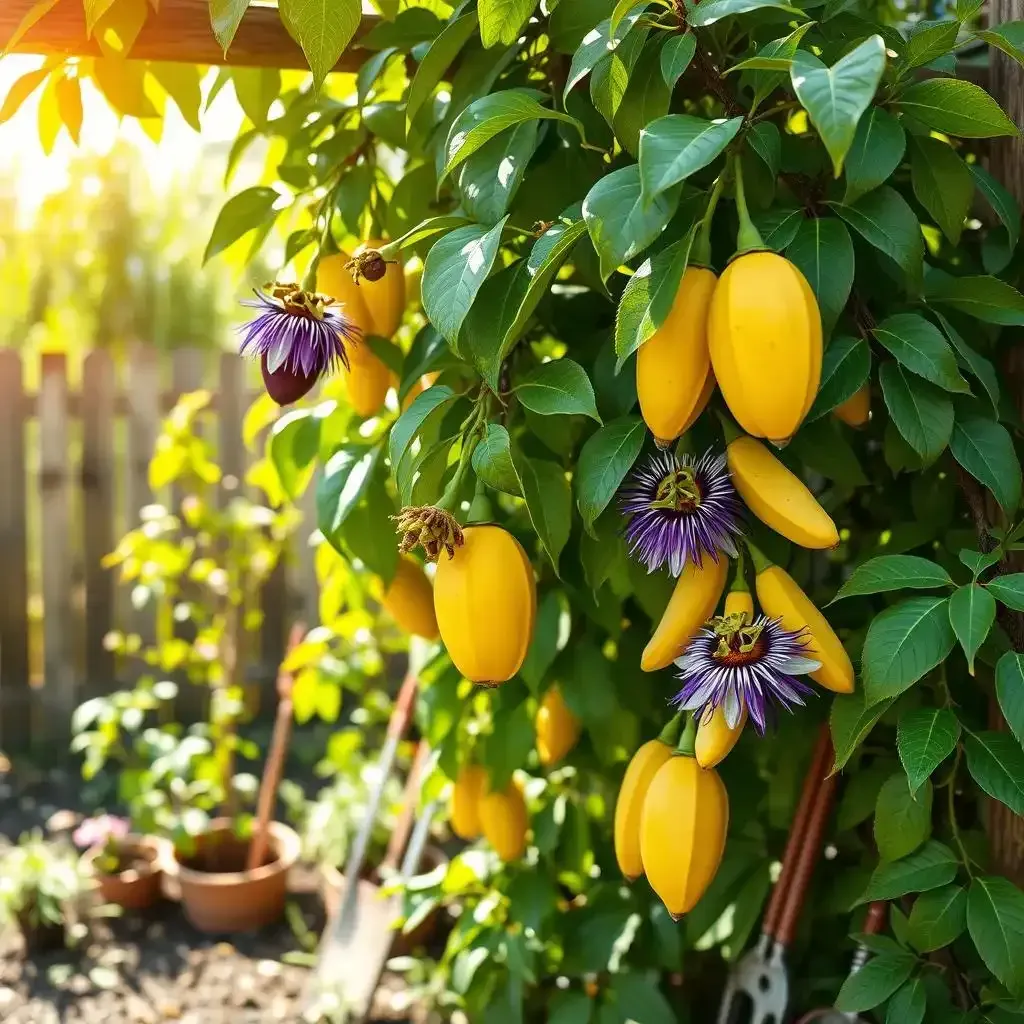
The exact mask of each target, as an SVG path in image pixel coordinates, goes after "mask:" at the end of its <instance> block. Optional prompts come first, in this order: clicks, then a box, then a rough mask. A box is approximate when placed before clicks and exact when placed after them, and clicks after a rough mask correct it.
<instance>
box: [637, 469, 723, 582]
mask: <svg viewBox="0 0 1024 1024" xmlns="http://www.w3.org/2000/svg"><path fill="white" fill-rule="evenodd" d="M741 509H742V506H741V504H740V500H739V498H738V497H737V495H736V491H735V489H734V488H733V485H732V480H731V479H730V477H729V472H728V469H727V468H726V462H725V456H724V455H715V454H713V453H712V452H710V451H708V452H706V453H705V454H704V455H703V456H701V458H699V459H695V458H694V457H693V456H691V455H682V456H677V455H674V454H673V453H672V452H659V453H658V454H656V455H653V456H652V457H651V458H650V459H649V460H648V461H647V462H646V464H644V465H643V466H641V467H640V468H639V469H637V470H636V471H634V473H633V474H632V475H631V476H630V477H629V479H628V480H627V481H626V484H625V486H624V487H623V490H622V498H621V503H620V510H621V511H622V513H623V515H625V516H628V517H629V522H628V523H627V525H626V543H627V544H628V545H629V551H630V554H631V555H633V557H634V558H636V559H637V560H638V561H640V562H642V563H643V564H644V565H646V566H647V571H648V572H654V571H655V570H656V569H659V568H661V566H663V565H665V564H667V565H668V568H669V572H670V573H671V574H672V575H673V576H678V575H679V574H680V573H681V572H682V571H683V569H684V567H685V566H686V563H687V562H693V563H694V565H697V566H700V565H702V564H703V559H704V556H705V555H707V556H709V557H711V558H712V559H713V560H714V561H716V562H717V561H718V558H719V554H720V553H721V552H724V553H725V554H727V555H730V556H731V557H733V558H735V557H736V544H735V541H734V539H733V538H735V537H737V536H739V535H740V534H741V532H742V531H741V529H740V517H741V514H742V512H741Z"/></svg>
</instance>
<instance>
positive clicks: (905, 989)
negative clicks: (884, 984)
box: [885, 977, 928, 1024]
mask: <svg viewBox="0 0 1024 1024" xmlns="http://www.w3.org/2000/svg"><path fill="white" fill-rule="evenodd" d="M927 1009H928V995H927V993H926V992H925V988H924V979H923V978H921V977H917V978H911V980H910V981H908V982H907V983H906V984H905V985H903V986H902V987H901V988H900V989H899V990H898V991H897V992H896V994H895V995H894V996H893V997H892V998H891V999H890V1000H889V1007H888V1009H887V1010H886V1014H885V1024H921V1022H922V1021H923V1020H924V1015H925V1012H926V1011H927Z"/></svg>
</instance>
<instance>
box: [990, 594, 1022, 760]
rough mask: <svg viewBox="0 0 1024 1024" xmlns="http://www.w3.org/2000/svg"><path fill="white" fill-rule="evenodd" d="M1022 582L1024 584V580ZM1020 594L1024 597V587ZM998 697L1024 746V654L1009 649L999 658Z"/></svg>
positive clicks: (997, 675) (997, 670)
mask: <svg viewBox="0 0 1024 1024" xmlns="http://www.w3.org/2000/svg"><path fill="white" fill-rule="evenodd" d="M1018 575H1019V574H1018ZM1021 582H1022V584H1024V580H1022V581H1021ZM1020 596H1021V598H1024V587H1022V589H1021V591H1020ZM996 697H998V698H999V708H1000V710H1001V711H1002V712H1003V718H1005V719H1006V724H1007V725H1008V726H1009V727H1010V731H1011V732H1012V733H1013V735H1014V736H1016V737H1017V742H1018V743H1020V744H1021V745H1022V746H1024V654H1017V653H1015V652H1014V651H1007V652H1006V653H1005V654H1004V655H1003V656H1002V657H1001V658H1000V659H999V662H998V664H997V665H996Z"/></svg>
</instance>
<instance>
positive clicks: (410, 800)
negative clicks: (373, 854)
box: [378, 740, 430, 877]
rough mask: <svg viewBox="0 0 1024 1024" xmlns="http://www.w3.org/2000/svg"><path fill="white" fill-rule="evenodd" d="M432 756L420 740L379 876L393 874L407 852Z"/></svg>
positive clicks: (424, 742) (425, 743)
mask: <svg viewBox="0 0 1024 1024" xmlns="http://www.w3.org/2000/svg"><path fill="white" fill-rule="evenodd" d="M429 756H430V747H429V746H428V745H427V741H426V740H420V743H419V746H418V747H417V748H416V756H415V757H414V758H413V762H412V765H411V766H410V768H409V777H408V778H407V779H406V780H405V793H404V795H403V796H402V812H401V814H400V815H399V816H398V821H396V822H395V830H394V831H393V832H392V833H391V838H390V839H389V840H388V849H387V853H386V854H385V855H384V860H383V861H381V865H380V869H379V872H378V873H379V874H380V876H381V877H385V876H387V875H389V874H391V873H392V872H393V871H394V870H395V869H396V868H397V867H398V862H399V861H400V860H401V858H402V852H403V851H404V850H405V844H406V843H407V842H408V841H409V833H410V832H412V823H413V821H414V820H415V818H416V805H417V803H418V802H419V793H420V785H421V783H422V781H423V778H422V777H423V769H424V768H425V767H426V763H427V758H428V757H429Z"/></svg>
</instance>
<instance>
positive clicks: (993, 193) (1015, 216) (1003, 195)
mask: <svg viewBox="0 0 1024 1024" xmlns="http://www.w3.org/2000/svg"><path fill="white" fill-rule="evenodd" d="M1018 24H1020V23H1019V22H1018ZM967 169H968V170H969V171H970V172H971V175H972V176H973V178H974V183H975V184H976V185H977V186H978V190H979V191H980V192H981V194H982V195H983V196H984V197H985V199H986V200H987V201H988V204H989V206H991V207H992V209H993V210H994V211H995V214H996V216H998V217H999V219H1000V221H1002V224H1003V227H1005V228H1006V231H1007V235H1008V237H1009V240H1010V248H1011V249H1015V248H1016V247H1017V243H1018V242H1019V241H1020V207H1018V206H1017V203H1016V201H1015V200H1014V198H1013V196H1012V195H1010V192H1009V190H1008V189H1007V188H1006V187H1005V186H1004V185H1003V184H1002V183H1001V182H999V181H997V180H996V179H995V178H994V177H992V175H991V174H989V172H988V171H986V170H985V168H984V167H982V166H981V164H979V163H973V164H968V165H967Z"/></svg>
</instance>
